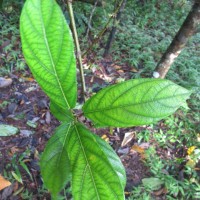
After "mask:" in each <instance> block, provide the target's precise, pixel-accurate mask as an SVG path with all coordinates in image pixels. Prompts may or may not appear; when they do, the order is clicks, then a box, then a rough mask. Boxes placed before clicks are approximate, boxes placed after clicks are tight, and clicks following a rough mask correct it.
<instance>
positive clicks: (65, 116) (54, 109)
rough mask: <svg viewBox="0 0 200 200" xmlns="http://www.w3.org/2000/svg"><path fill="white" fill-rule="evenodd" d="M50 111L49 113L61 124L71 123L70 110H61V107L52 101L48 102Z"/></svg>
mask: <svg viewBox="0 0 200 200" xmlns="http://www.w3.org/2000/svg"><path fill="white" fill-rule="evenodd" d="M50 110H51V113H52V114H53V115H54V117H56V119H58V120H59V121H62V122H71V121H72V119H73V116H72V113H71V111H70V110H68V109H66V108H63V107H61V106H58V105H56V104H55V103H53V102H52V101H51V102H50Z"/></svg>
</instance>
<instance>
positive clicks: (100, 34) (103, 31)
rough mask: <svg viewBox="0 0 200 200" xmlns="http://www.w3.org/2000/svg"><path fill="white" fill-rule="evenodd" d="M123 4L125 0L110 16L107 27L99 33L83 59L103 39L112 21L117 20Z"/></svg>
mask: <svg viewBox="0 0 200 200" xmlns="http://www.w3.org/2000/svg"><path fill="white" fill-rule="evenodd" d="M122 3H123V0H122V1H121V2H120V4H119V6H118V7H117V9H116V10H115V12H114V13H113V14H112V15H111V16H110V18H109V19H108V21H107V23H106V25H105V26H104V28H103V29H102V30H101V31H100V32H99V34H98V35H97V37H96V38H95V39H94V41H93V43H92V44H91V45H90V46H89V47H88V49H87V50H86V51H85V52H84V53H83V57H84V56H85V55H86V54H88V53H89V52H90V51H91V49H92V47H93V46H94V45H95V44H96V43H97V42H98V41H99V40H100V39H101V37H102V36H103V34H104V33H105V32H106V30H107V28H108V25H109V24H110V22H111V21H112V19H113V18H115V16H116V14H117V13H118V12H119V10H120V8H121V5H122Z"/></svg>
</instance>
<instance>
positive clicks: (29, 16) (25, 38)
mask: <svg viewBox="0 0 200 200" xmlns="http://www.w3.org/2000/svg"><path fill="white" fill-rule="evenodd" d="M20 34H21V41H22V49H23V53H24V56H25V59H26V62H27V64H28V65H29V67H30V69H31V71H32V73H33V75H34V77H35V79H36V80H37V82H38V83H39V85H40V86H41V88H42V89H43V90H44V92H45V93H46V94H47V95H48V96H49V97H50V99H51V100H52V101H54V102H55V103H56V104H57V105H60V106H61V107H64V108H68V109H69V108H73V107H74V106H75V104H76V98H77V86H76V66H75V65H76V64H75V63H76V62H75V56H74V45H73V39H72V35H71V32H70V29H69V27H68V25H67V23H66V20H65V18H64V16H63V14H62V11H61V9H60V8H59V6H58V5H57V3H56V2H55V0H42V1H41V0H26V3H25V5H24V7H23V10H22V14H21V18H20Z"/></svg>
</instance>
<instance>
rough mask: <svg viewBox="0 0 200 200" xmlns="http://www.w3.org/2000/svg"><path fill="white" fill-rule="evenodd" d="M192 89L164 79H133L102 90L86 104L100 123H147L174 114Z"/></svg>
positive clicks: (101, 124)
mask: <svg viewBox="0 0 200 200" xmlns="http://www.w3.org/2000/svg"><path fill="white" fill-rule="evenodd" d="M189 95H190V92H189V91H188V90H186V89H185V88H183V87H181V86H178V85H176V84H175V83H173V82H171V81H168V80H163V79H134V80H129V81H125V82H122V83H119V84H116V85H113V86H110V87H107V88H105V89H102V90H101V91H100V92H98V93H97V94H96V95H94V96H93V97H92V98H90V99H89V100H88V101H87V102H86V103H85V105H84V106H83V111H84V114H85V116H86V117H88V118H90V119H91V120H92V121H93V122H94V124H96V125H97V126H103V127H106V126H111V127H130V126H137V125H146V124H151V123H154V122H156V121H158V120H161V119H163V118H165V117H167V116H168V115H170V114H172V113H174V112H175V111H176V110H177V109H178V108H179V107H180V106H181V105H183V104H184V103H185V101H186V99H187V98H188V97H189Z"/></svg>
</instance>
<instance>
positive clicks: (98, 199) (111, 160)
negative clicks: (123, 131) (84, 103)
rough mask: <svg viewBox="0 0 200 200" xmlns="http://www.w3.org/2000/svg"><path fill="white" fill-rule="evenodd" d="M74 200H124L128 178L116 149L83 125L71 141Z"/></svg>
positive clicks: (68, 146)
mask: <svg viewBox="0 0 200 200" xmlns="http://www.w3.org/2000/svg"><path fill="white" fill-rule="evenodd" d="M67 148H68V155H69V159H70V163H71V169H72V193H73V197H74V199H75V200H78V199H81V200H82V199H84V200H113V199H115V200H123V199H124V187H125V182H126V175H125V170H124V167H123V165H122V163H121V161H120V159H119V158H118V156H117V155H116V153H115V152H114V151H113V149H112V148H111V147H110V146H109V145H108V144H107V143H106V142H105V141H104V140H102V139H101V138H99V137H97V136H96V135H94V134H92V133H91V132H90V131H89V130H87V129H86V128H85V127H84V126H83V125H81V124H75V125H74V126H73V127H72V129H71V131H70V135H69V139H68V145H67Z"/></svg>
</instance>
